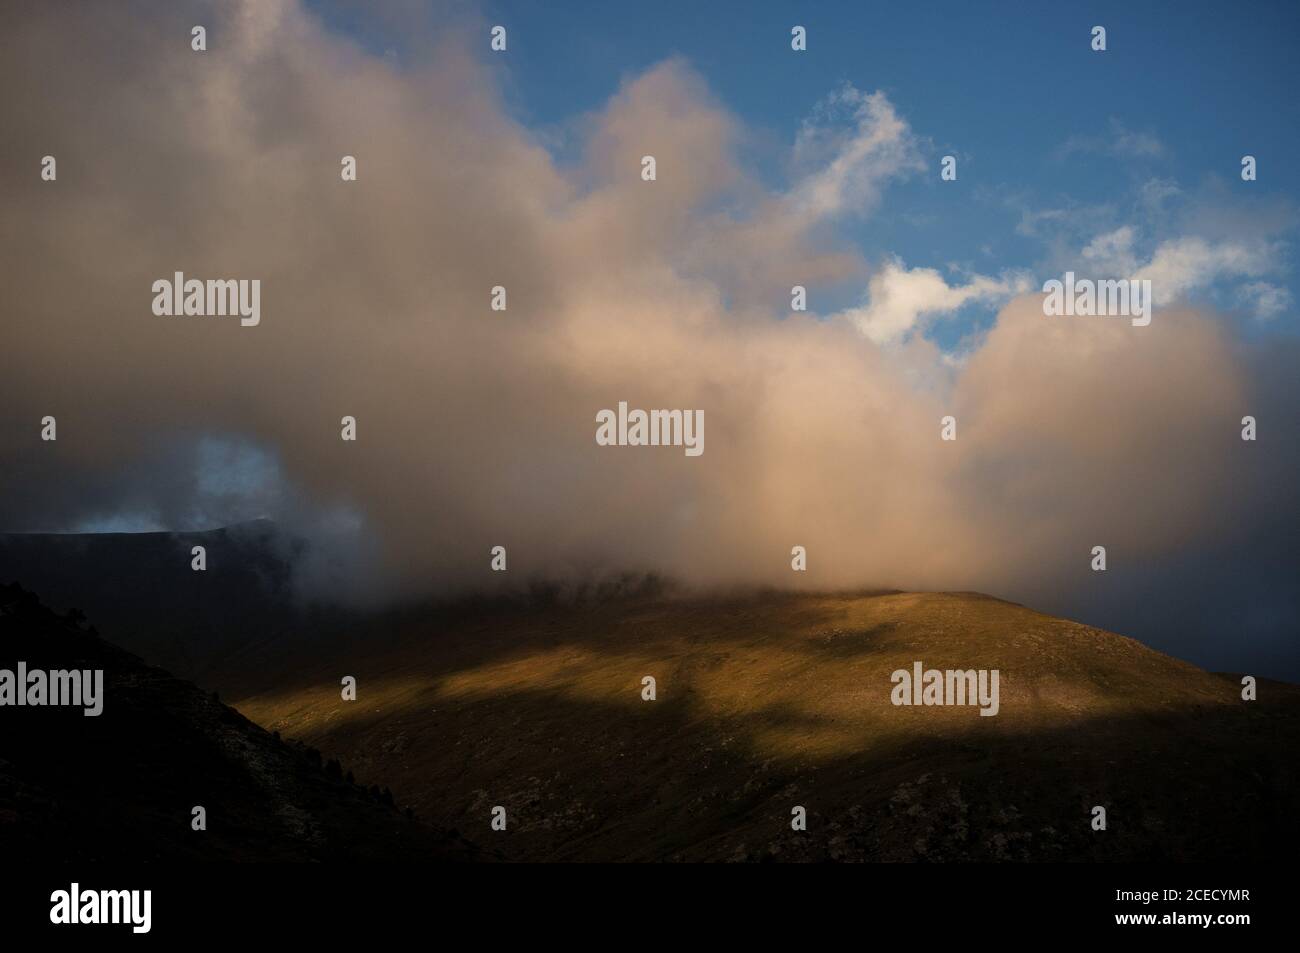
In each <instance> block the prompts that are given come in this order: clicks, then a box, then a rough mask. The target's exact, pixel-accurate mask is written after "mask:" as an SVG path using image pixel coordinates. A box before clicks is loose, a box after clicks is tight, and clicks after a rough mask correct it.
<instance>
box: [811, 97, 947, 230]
mask: <svg viewBox="0 0 1300 953" xmlns="http://www.w3.org/2000/svg"><path fill="white" fill-rule="evenodd" d="M845 119H847V123H845V122H844V121H843V120H845ZM795 159H796V161H797V162H798V163H800V164H803V165H809V164H813V165H815V166H816V170H815V171H813V172H811V173H810V174H808V175H807V176H806V177H805V178H804V179H803V180H802V181H800V182H799V183H798V184H797V185H796V187H795V188H794V189H793V191H792V199H793V201H794V203H795V205H796V207H798V208H799V209H801V210H804V211H806V212H807V213H809V214H811V215H813V216H814V217H818V218H822V217H834V216H838V215H842V214H848V213H857V214H862V213H866V212H869V211H871V209H873V208H874V207H875V206H876V204H877V202H879V200H880V194H881V190H882V189H883V188H884V186H885V184H886V183H887V182H888V181H889V180H891V179H895V178H902V177H905V176H907V175H909V174H910V173H912V172H916V171H920V170H921V169H923V168H924V167H925V164H924V162H923V161H922V159H921V155H920V149H919V146H918V144H917V141H916V137H915V136H914V135H913V133H912V130H911V128H910V127H909V126H908V124H907V122H906V121H905V120H904V119H902V118H901V117H900V116H899V115H898V113H897V111H896V110H895V109H894V106H893V104H892V103H890V101H889V98H888V97H887V96H886V95H885V94H884V93H883V92H879V91H877V92H874V93H871V94H867V93H863V92H861V91H859V90H857V89H855V88H854V87H853V86H852V85H851V84H848V83H846V84H845V85H844V86H843V87H841V88H840V89H839V90H837V91H836V92H835V93H832V94H831V95H830V96H828V97H827V98H826V99H825V100H824V101H823V102H822V103H820V104H818V107H817V109H816V110H815V111H814V114H813V116H812V117H811V118H809V119H807V120H805V121H804V123H803V126H802V127H801V128H800V131H799V135H798V138H797V139H796V141H795Z"/></svg>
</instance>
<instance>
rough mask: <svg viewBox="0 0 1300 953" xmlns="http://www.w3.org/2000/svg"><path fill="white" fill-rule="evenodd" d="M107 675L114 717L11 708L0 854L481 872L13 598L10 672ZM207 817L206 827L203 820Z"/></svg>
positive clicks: (1, 759) (471, 851)
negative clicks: (443, 863)
mask: <svg viewBox="0 0 1300 953" xmlns="http://www.w3.org/2000/svg"><path fill="white" fill-rule="evenodd" d="M20 661H21V662H25V663H26V664H27V667H28V668H29V669H44V670H67V669H81V670H94V669H101V670H102V671H103V673H104V690H103V711H102V713H101V714H99V715H98V716H97V717H86V716H85V714H84V713H83V709H81V708H77V707H62V708H54V707H16V706H13V705H4V706H0V854H2V855H3V856H4V857H5V858H6V861H7V862H8V863H10V864H18V865H19V866H18V867H17V868H15V869H21V867H22V864H23V862H24V858H31V859H32V860H33V861H44V862H48V861H52V860H57V861H63V860H118V861H122V860H145V861H148V860H165V859H166V860H171V859H185V860H254V861H270V860H277V861H309V860H310V861H319V860H472V859H476V858H477V857H478V851H477V850H476V849H475V848H474V847H472V846H471V845H470V844H469V843H467V842H466V841H465V840H463V839H462V838H460V837H459V836H458V835H456V834H455V833H454V832H453V833H449V834H444V833H439V832H437V831H434V830H432V829H431V828H429V827H427V826H425V825H424V824H423V823H422V822H421V821H420V820H419V819H417V818H415V817H414V816H413V815H408V814H407V813H406V812H404V811H402V810H399V808H398V807H396V806H394V801H393V797H392V795H391V794H390V793H389V792H388V791H387V790H386V789H381V788H379V787H377V786H373V787H371V788H370V789H366V788H363V787H361V786H358V785H357V784H354V783H351V772H348V771H346V769H345V768H344V767H343V766H342V765H340V764H339V763H338V762H337V761H336V760H333V759H326V758H324V757H322V755H321V753H320V752H319V751H316V750H314V749H312V748H309V747H306V746H304V745H301V744H297V743H290V742H286V741H283V740H281V738H280V737H279V735H278V734H272V733H270V732H267V731H264V730H263V729H261V728H259V727H258V726H257V725H255V724H253V723H251V722H250V721H248V720H247V719H246V718H244V717H243V716H242V715H240V714H239V713H238V712H237V711H235V710H234V709H232V708H229V707H227V706H226V705H224V704H222V703H221V702H220V701H218V700H217V698H216V697H215V696H214V695H212V694H209V693H207V692H204V691H202V690H200V689H199V688H198V687H196V686H195V685H193V684H190V683H188V682H182V681H179V680H177V679H175V678H172V677H171V676H170V675H168V674H167V673H166V672H164V671H162V670H161V669H158V668H152V667H150V666H147V665H145V664H144V663H143V662H142V661H141V660H140V659H138V658H136V657H135V656H133V655H130V654H128V653H126V652H124V651H122V650H120V649H118V648H116V647H114V646H112V645H110V644H108V643H107V642H105V641H103V640H102V639H100V638H99V637H98V636H97V635H96V634H95V632H94V630H93V629H89V630H88V629H86V628H84V627H83V626H82V624H81V623H80V620H79V618H77V617H75V616H74V617H67V616H58V615H56V614H54V613H53V612H51V611H50V610H48V609H46V608H45V607H44V606H42V605H41V604H40V602H39V601H38V600H37V599H36V597H35V596H33V595H32V594H31V593H28V592H26V591H24V590H23V589H22V588H20V587H18V586H13V585H2V586H0V669H7V670H10V671H13V670H15V669H16V667H17V663H18V662H20ZM196 806H201V807H203V808H204V809H205V811H206V822H207V829H206V830H193V829H192V826H191V822H192V810H193V808H194V807H196Z"/></svg>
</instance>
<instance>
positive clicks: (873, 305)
mask: <svg viewBox="0 0 1300 953" xmlns="http://www.w3.org/2000/svg"><path fill="white" fill-rule="evenodd" d="M1029 287H1030V285H1029V280H1028V278H1027V277H1026V276H1024V275H1004V276H1003V277H1001V278H990V277H988V276H985V275H973V276H971V277H970V279H969V280H968V281H966V283H964V284H958V285H950V284H948V282H947V281H946V280H945V279H944V277H943V276H942V275H941V274H940V273H939V272H938V271H936V270H935V269H933V268H912V269H909V268H907V266H906V265H904V264H903V262H902V261H901V260H900V259H897V258H895V259H893V260H891V261H889V262H887V263H886V264H885V265H884V267H883V268H881V269H880V270H879V271H878V272H877V273H876V274H875V275H873V276H872V278H871V282H870V284H869V285H868V288H867V302H866V303H865V304H864V305H862V306H861V307H857V308H851V309H849V310H847V311H843V312H841V313H840V314H839V315H837V317H839V318H841V319H843V320H847V321H849V322H851V323H852V324H854V325H855V326H856V327H857V328H858V330H860V331H861V332H862V333H863V334H864V335H866V337H868V338H869V339H871V340H872V341H874V342H875V343H876V344H890V343H893V342H896V341H898V340H901V339H902V338H903V337H905V336H906V335H908V334H909V333H911V332H912V331H913V330H914V329H916V328H917V327H919V326H920V325H922V324H923V322H924V321H925V320H926V319H929V318H933V317H935V316H937V315H941V314H948V313H951V312H954V311H957V310H958V309H960V308H962V307H964V306H965V305H967V304H971V303H973V302H984V303H986V304H1000V303H1003V302H1006V301H1008V300H1009V299H1010V298H1011V297H1012V296H1014V295H1016V294H1023V293H1024V292H1026V291H1028V290H1029Z"/></svg>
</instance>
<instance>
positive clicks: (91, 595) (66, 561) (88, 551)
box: [0, 519, 304, 678]
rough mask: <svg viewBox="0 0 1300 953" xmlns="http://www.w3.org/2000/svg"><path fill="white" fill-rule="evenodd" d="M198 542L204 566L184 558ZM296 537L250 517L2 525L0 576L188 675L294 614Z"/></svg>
mask: <svg viewBox="0 0 1300 953" xmlns="http://www.w3.org/2000/svg"><path fill="white" fill-rule="evenodd" d="M195 546H203V547H204V548H205V550H206V551H207V569H206V570H205V571H204V572H202V573H198V572H195V571H194V570H193V569H192V568H191V565H190V563H191V559H192V557H191V550H192V549H193V547H195ZM303 546H304V544H303V543H301V542H297V541H292V540H289V539H287V538H286V537H285V536H284V534H282V533H281V532H280V531H279V529H278V527H277V526H276V524H275V523H274V522H272V521H271V520H266V519H259V520H252V521H249V522H245V523H238V524H233V525H231V526H226V527H222V528H220V529H212V530H204V531H199V532H182V533H171V532H150V533H3V534H0V583H17V584H20V585H22V586H24V587H25V588H27V589H29V590H31V591H33V592H36V593H39V594H40V597H41V599H42V601H43V602H44V603H45V604H46V605H49V606H50V607H51V608H53V609H55V610H56V611H59V612H66V611H68V610H69V609H74V608H75V609H80V610H81V611H82V612H84V613H85V614H86V616H87V618H90V619H93V620H94V621H95V624H96V625H97V626H98V627H99V628H100V630H101V631H103V632H104V633H105V634H106V635H107V636H108V637H109V638H111V639H112V641H113V642H115V643H116V644H119V645H122V646H124V647H125V648H127V649H129V650H131V651H133V652H136V653H138V654H140V655H142V656H144V657H145V658H147V659H149V661H150V662H151V663H154V664H158V665H162V666H164V667H165V668H167V669H169V670H171V671H174V672H177V673H178V674H180V675H182V676H184V677H187V678H201V676H202V675H203V674H204V672H205V671H206V668H207V665H208V664H209V663H210V662H211V661H212V660H213V659H216V658H223V657H225V656H227V655H229V654H230V653H233V652H237V651H241V650H243V649H245V648H247V647H248V646H250V645H253V644H256V643H258V642H260V641H262V640H264V639H267V638H272V637H275V636H276V635H277V634H278V633H280V632H281V631H283V630H284V629H285V628H286V627H288V626H289V625H290V624H291V623H292V622H293V620H294V618H295V615H296V610H295V609H294V602H293V592H292V590H291V568H292V560H293V558H294V557H296V556H297V555H298V554H300V553H301V551H302V547H303Z"/></svg>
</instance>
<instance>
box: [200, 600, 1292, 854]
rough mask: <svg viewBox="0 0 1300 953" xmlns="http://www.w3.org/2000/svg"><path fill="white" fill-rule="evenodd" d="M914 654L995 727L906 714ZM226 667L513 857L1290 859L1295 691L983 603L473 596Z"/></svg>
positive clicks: (242, 689)
mask: <svg viewBox="0 0 1300 953" xmlns="http://www.w3.org/2000/svg"><path fill="white" fill-rule="evenodd" d="M244 661H248V660H244ZM916 662H921V663H922V664H923V666H924V667H925V668H927V669H928V668H935V669H940V670H947V669H954V670H966V669H986V670H992V669H997V670H998V671H999V676H1000V679H999V687H1000V700H999V707H998V711H997V714H996V715H993V716H981V715H980V713H979V709H978V708H976V707H972V706H896V705H894V704H893V703H892V701H891V692H892V690H893V688H894V682H893V681H892V675H893V673H894V672H895V671H898V670H906V671H911V670H912V669H913V667H914V664H915V663H916ZM345 675H351V676H353V677H355V678H356V679H357V685H358V697H357V700H356V701H355V702H345V701H342V700H341V699H340V696H339V688H338V686H339V682H340V679H341V678H342V677H343V676H345ZM646 676H653V677H654V678H655V679H656V698H655V700H653V701H646V700H643V697H642V692H643V678H644V677H646ZM214 677H216V678H217V679H218V681H219V682H220V684H221V685H222V689H223V691H225V692H227V693H228V694H229V695H230V697H232V698H234V699H235V701H234V704H235V705H236V706H237V707H238V708H239V710H240V711H242V712H243V713H244V714H246V715H247V716H248V717H249V718H251V719H253V720H254V721H256V722H258V723H259V724H261V725H263V726H265V727H266V728H268V729H272V730H278V731H280V732H282V733H284V734H286V735H290V736H293V737H297V738H301V739H304V740H305V741H307V742H308V743H310V744H313V745H316V746H319V747H320V748H321V749H322V750H325V751H327V752H330V753H332V754H334V755H336V756H338V757H340V758H343V759H344V760H346V761H347V762H348V763H349V764H350V765H352V766H353V767H354V768H355V769H356V770H357V772H358V774H359V776H361V777H362V778H363V779H364V778H370V777H375V778H382V779H384V783H387V784H391V785H392V788H393V791H394V792H395V793H396V794H397V795H398V796H399V798H400V799H401V800H403V801H404V802H407V803H411V804H413V805H415V806H416V808H417V809H418V810H419V811H420V812H421V814H422V815H425V816H428V817H430V818H431V819H433V820H434V821H435V822H436V823H438V824H441V825H442V826H445V827H455V828H458V829H460V830H463V831H466V832H469V836H471V837H473V838H475V839H476V840H482V841H484V842H490V843H491V844H492V845H493V846H494V847H499V848H500V849H501V850H502V851H503V852H505V853H506V855H507V856H511V857H514V858H518V859H524V860H540V859H558V860H663V859H667V860H748V861H762V860H841V861H995V860H1011V861H1083V860H1087V861H1134V860H1138V861H1143V860H1151V861H1156V860H1165V861H1169V860H1172V861H1192V860H1210V859H1220V860H1222V859H1240V860H1249V859H1258V858H1261V857H1277V856H1285V854H1286V853H1287V851H1288V850H1289V849H1293V848H1296V847H1300V821H1298V820H1297V818H1300V776H1298V775H1300V762H1297V760H1296V758H1295V755H1294V752H1295V751H1296V750H1297V744H1298V743H1300V688H1298V687H1297V686H1294V685H1288V684H1284V683H1276V682H1260V683H1259V685H1258V700H1256V701H1244V700H1243V699H1242V686H1241V684H1240V681H1241V679H1240V677H1239V676H1235V675H1234V676H1229V675H1216V674H1211V673H1208V672H1204V671H1202V670H1200V669H1198V668H1196V667H1194V666H1192V665H1189V664H1187V663H1184V662H1180V661H1178V660H1176V659H1173V658H1170V657H1168V656H1165V655H1161V654H1159V653H1157V652H1154V651H1152V650H1150V649H1148V648H1146V647H1144V646H1142V645H1141V644H1139V643H1137V642H1135V641H1133V640H1131V639H1127V638H1124V637H1122V636H1119V635H1115V634H1113V633H1109V632H1104V631H1100V630H1098V629H1094V628H1090V627H1088V626H1085V625H1080V624H1077V623H1074V622H1069V621H1066V620H1062V619H1057V618H1053V617H1050V616H1046V615H1042V614H1040V613H1037V612H1034V611H1032V610H1030V609H1027V608H1024V607H1022V606H1019V605H1013V604H1011V603H1007V602H1002V601H1000V600H997V599H993V598H989V597H987V596H983V595H978V594H973V593H864V594H833V595H806V594H783V593H755V594H750V595H746V596H730V597H722V596H718V597H696V598H681V599H669V598H664V597H647V598H623V599H609V600H593V601H581V600H579V601H575V602H570V603H552V604H540V603H536V602H520V603H506V602H499V603H484V602H467V603H465V604H462V605H460V606H442V607H435V606H431V607H425V608H423V609H418V610H411V611H408V612H405V613H397V614H393V615H391V616H389V617H385V618H382V619H375V620H372V621H371V622H370V623H369V624H367V625H362V626H358V627H356V628H355V629H354V630H353V631H352V633H351V637H350V638H349V639H342V640H329V641H327V642H325V643H322V644H321V646H320V647H319V650H318V651H316V652H312V653H301V652H293V653H288V654H284V655H282V656H281V657H279V658H276V657H275V656H274V654H271V655H268V656H266V657H265V658H262V659H259V660H258V661H257V662H256V664H254V665H247V666H245V667H243V668H242V669H239V670H233V669H232V670H227V671H224V672H215V673H214ZM495 806H502V807H505V808H506V812H507V817H508V819H509V821H508V826H507V829H506V830H505V831H500V832H497V831H491V830H490V827H489V820H490V813H489V812H490V810H491V808H492V807H495ZM797 807H803V808H804V809H805V811H806V815H807V830H806V831H796V830H793V829H792V826H791V824H792V818H793V813H792V812H793V811H794V809H795V808H797ZM1095 807H1102V808H1104V809H1105V812H1106V829H1105V830H1094V829H1093V826H1092V823H1093V817H1094V814H1093V809H1094V808H1095Z"/></svg>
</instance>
